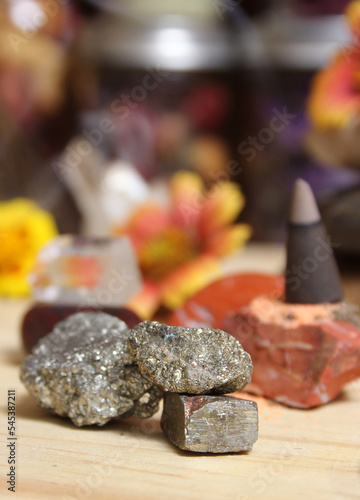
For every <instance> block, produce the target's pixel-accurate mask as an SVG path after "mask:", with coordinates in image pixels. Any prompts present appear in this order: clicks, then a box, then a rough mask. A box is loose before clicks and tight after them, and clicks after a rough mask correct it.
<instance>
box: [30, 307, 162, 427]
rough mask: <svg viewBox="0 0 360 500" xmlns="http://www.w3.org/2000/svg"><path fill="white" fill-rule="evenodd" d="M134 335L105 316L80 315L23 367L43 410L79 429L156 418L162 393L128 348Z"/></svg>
mask: <svg viewBox="0 0 360 500" xmlns="http://www.w3.org/2000/svg"><path fill="white" fill-rule="evenodd" d="M128 337H129V330H128V328H127V326H126V324H125V323H124V322H122V321H120V320H119V319H117V318H115V317H113V316H110V315H108V314H104V313H78V314H74V315H73V316H70V317H69V318H67V319H66V320H64V321H62V322H61V323H58V324H57V325H56V327H55V329H54V330H53V332H52V333H50V334H49V335H47V336H46V337H44V338H43V339H42V340H40V342H39V344H38V345H37V347H36V348H35V349H34V351H33V353H32V354H30V355H29V356H28V357H27V358H26V359H25V361H24V363H23V365H22V367H21V380H22V381H23V382H24V384H25V385H26V387H27V389H28V391H29V392H30V393H31V394H32V395H33V396H34V397H35V399H36V400H37V402H38V404H39V405H40V406H42V407H44V408H47V409H49V410H51V411H53V412H54V413H56V414H58V415H61V416H68V417H69V418H70V419H71V420H72V421H73V423H74V424H75V425H78V426H82V425H91V424H97V425H104V424H105V423H106V422H108V421H109V420H111V419H113V418H117V417H120V416H123V417H129V416H136V417H140V418H147V417H150V416H152V415H153V414H154V413H155V412H156V410H157V408H158V403H159V401H160V399H161V397H162V390H161V389H159V388H158V387H157V386H154V385H153V384H152V383H151V382H149V380H148V379H145V378H144V377H143V376H142V375H141V373H140V370H139V369H138V367H137V366H136V364H135V362H134V358H133V356H132V355H131V354H130V351H129V347H128Z"/></svg>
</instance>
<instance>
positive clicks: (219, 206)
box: [114, 172, 251, 318]
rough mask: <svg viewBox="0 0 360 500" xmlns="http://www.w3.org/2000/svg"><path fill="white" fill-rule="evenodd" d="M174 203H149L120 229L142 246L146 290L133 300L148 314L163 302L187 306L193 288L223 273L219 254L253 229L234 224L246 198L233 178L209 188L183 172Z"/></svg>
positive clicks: (136, 245)
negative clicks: (165, 204) (165, 205)
mask: <svg viewBox="0 0 360 500" xmlns="http://www.w3.org/2000/svg"><path fill="white" fill-rule="evenodd" d="M170 195H171V206H170V207H169V208H168V209H166V208H163V207H160V206H157V205H153V204H152V205H150V204H144V205H142V206H140V207H139V208H138V209H137V210H135V212H134V213H133V215H132V217H131V218H130V220H129V221H128V223H127V224H126V225H125V226H123V227H117V228H115V230H114V233H115V234H117V235H122V234H126V235H128V236H129V237H130V239H131V240H132V243H133V245H134V248H135V249H136V252H137V256H138V261H139V265H140V268H141V270H142V273H143V277H144V283H145V284H144V288H143V290H142V292H141V293H140V294H139V295H138V296H136V297H134V298H133V299H132V300H131V302H130V303H129V304H128V306H129V307H132V308H133V309H134V310H135V311H136V312H137V313H138V314H139V315H140V316H142V317H143V318H149V317H151V316H152V315H153V314H154V312H155V311H156V310H157V308H158V307H159V305H161V304H164V305H165V306H166V307H168V308H169V309H174V308H176V307H179V306H181V305H182V304H183V303H184V301H185V300H186V299H187V298H188V297H189V296H190V295H192V294H194V293H195V292H197V291H198V290H200V289H201V288H203V287H205V286H206V285H208V284H209V283H210V282H212V281H214V280H215V279H217V278H219V277H221V276H222V269H221V265H220V262H219V258H220V257H222V256H224V255H227V254H229V253H231V252H233V251H234V250H236V249H237V248H239V247H240V246H241V245H243V244H244V243H245V242H246V241H247V240H248V238H249V237H250V234H251V229H250V227H249V226H247V225H245V224H234V221H235V220H236V218H237V216H238V214H239V212H240V211H241V210H242V208H243V206H244V203H245V200H244V196H243V194H242V192H241V190H240V188H239V186H238V185H237V184H235V183H232V182H220V183H217V184H214V185H213V187H212V188H211V189H210V190H206V189H205V186H204V184H203V182H202V180H201V178H200V176H199V175H197V174H194V173H190V172H179V173H177V174H176V175H175V176H174V177H173V179H172V181H171V183H170Z"/></svg>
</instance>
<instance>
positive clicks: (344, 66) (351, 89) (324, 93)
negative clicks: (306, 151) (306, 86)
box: [308, 49, 360, 128]
mask: <svg viewBox="0 0 360 500" xmlns="http://www.w3.org/2000/svg"><path fill="white" fill-rule="evenodd" d="M359 70H360V49H353V50H349V51H346V52H342V53H340V54H339V55H338V56H337V57H336V59H335V60H334V61H333V62H332V64H331V65H330V66H329V67H328V68H325V69H324V70H322V71H321V72H320V73H318V74H317V75H316V77H315V79H314V82H313V85H312V90H311V94H310V97H309V100H308V112H309V114H310V117H311V119H312V120H313V122H314V123H315V125H316V126H318V127H321V128H340V127H345V126H346V125H348V124H349V123H350V122H351V120H353V119H354V118H358V116H359V113H360V92H359V90H360V86H359V83H360V82H359V76H360V75H359Z"/></svg>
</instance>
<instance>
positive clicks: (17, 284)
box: [0, 198, 57, 296]
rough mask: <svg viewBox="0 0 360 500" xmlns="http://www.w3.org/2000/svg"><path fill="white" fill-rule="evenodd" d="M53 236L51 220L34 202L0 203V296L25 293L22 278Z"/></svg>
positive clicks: (12, 201) (25, 283)
mask: <svg viewBox="0 0 360 500" xmlns="http://www.w3.org/2000/svg"><path fill="white" fill-rule="evenodd" d="M56 234H57V229H56V225H55V222H54V219H53V217H52V216H51V215H50V214H49V213H48V212H45V211H44V210H42V209H41V208H39V207H38V206H37V205H36V204H35V203H34V202H32V201H30V200H26V199H23V198H16V199H14V200H11V201H6V202H0V295H5V296H21V295H28V294H29V292H30V287H29V284H28V283H27V280H26V277H27V275H28V273H29V272H30V271H31V269H32V266H33V264H34V261H35V257H36V255H37V253H38V251H39V249H40V248H41V247H42V246H43V245H44V244H45V243H47V242H48V241H49V240H50V239H51V238H53V237H54V236H56Z"/></svg>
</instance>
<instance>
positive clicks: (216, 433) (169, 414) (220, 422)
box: [161, 392, 258, 453]
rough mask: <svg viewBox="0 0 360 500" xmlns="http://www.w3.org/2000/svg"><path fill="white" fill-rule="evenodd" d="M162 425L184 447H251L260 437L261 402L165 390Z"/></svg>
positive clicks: (233, 449) (236, 449)
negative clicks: (259, 407)
mask: <svg viewBox="0 0 360 500" xmlns="http://www.w3.org/2000/svg"><path fill="white" fill-rule="evenodd" d="M161 427H162V429H163V431H164V433H165V435H166V437H167V438H168V439H169V440H170V441H171V442H172V443H173V444H174V445H175V446H177V447H178V448H181V449H182V450H187V451H195V452H199V453H231V452H239V451H248V450H251V449H252V446H253V444H254V442H255V441H256V440H257V438H258V410H257V404H256V403H255V402H254V401H247V400H243V399H237V398H233V397H231V396H188V395H186V394H177V393H173V392H165V395H164V410H163V414H162V418H161Z"/></svg>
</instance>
